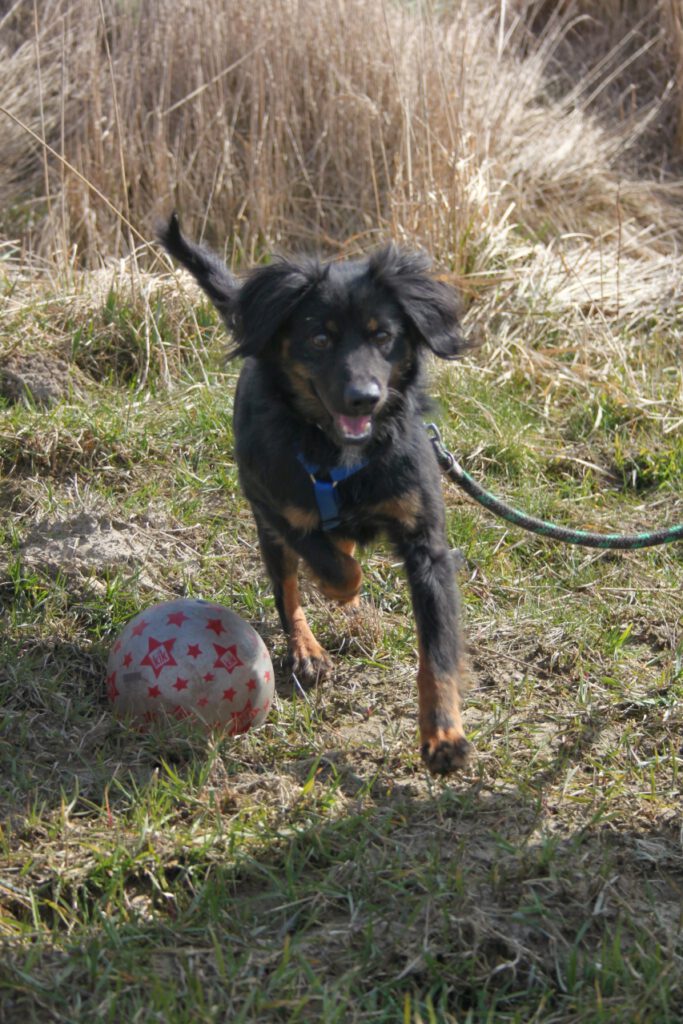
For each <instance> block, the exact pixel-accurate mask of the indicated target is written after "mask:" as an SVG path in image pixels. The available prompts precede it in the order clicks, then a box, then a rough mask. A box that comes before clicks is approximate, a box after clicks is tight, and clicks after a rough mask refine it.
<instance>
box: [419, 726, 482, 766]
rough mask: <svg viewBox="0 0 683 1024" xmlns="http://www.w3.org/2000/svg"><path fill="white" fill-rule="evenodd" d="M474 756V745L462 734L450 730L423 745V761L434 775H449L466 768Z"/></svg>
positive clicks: (440, 733) (438, 734)
mask: <svg viewBox="0 0 683 1024" xmlns="http://www.w3.org/2000/svg"><path fill="white" fill-rule="evenodd" d="M471 755H472V744H471V743H468V741H467V740H466V739H465V737H464V736H463V735H462V733H459V732H456V731H455V730H454V729H449V730H447V731H445V732H439V733H437V735H436V736H433V737H431V738H430V739H429V740H427V741H426V742H425V743H423V744H422V760H423V761H424V763H425V765H426V766H427V768H428V769H429V771H430V772H431V773H432V775H449V774H450V772H455V771H457V770H458V769H459V768H464V767H465V765H466V764H467V763H468V761H469V760H470V757H471Z"/></svg>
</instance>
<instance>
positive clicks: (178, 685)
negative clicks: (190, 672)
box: [173, 676, 187, 690]
mask: <svg viewBox="0 0 683 1024" xmlns="http://www.w3.org/2000/svg"><path fill="white" fill-rule="evenodd" d="M173 689H174V690H186V689H187V679H182V678H181V677H180V676H178V678H177V679H176V681H175V683H174V684H173Z"/></svg>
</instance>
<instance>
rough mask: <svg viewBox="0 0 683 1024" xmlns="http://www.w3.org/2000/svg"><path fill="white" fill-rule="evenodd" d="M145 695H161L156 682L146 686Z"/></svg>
mask: <svg viewBox="0 0 683 1024" xmlns="http://www.w3.org/2000/svg"><path fill="white" fill-rule="evenodd" d="M147 695H148V696H149V697H160V696H161V690H160V689H159V687H158V686H157V685H156V684H155V685H154V686H148V687H147Z"/></svg>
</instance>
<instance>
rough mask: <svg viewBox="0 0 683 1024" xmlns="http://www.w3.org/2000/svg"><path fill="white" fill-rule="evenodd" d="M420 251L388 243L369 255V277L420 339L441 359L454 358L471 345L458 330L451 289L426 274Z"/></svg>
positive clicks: (426, 261)
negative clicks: (384, 290)
mask: <svg viewBox="0 0 683 1024" xmlns="http://www.w3.org/2000/svg"><path fill="white" fill-rule="evenodd" d="M429 265H430V262H429V259H428V258H427V257H426V256H425V255H423V254H422V253H417V252H409V251H408V250H406V249H398V248H397V247H396V246H395V245H388V246H387V247H386V248H384V249H380V250H379V251H378V252H376V253H374V255H372V256H371V257H370V264H369V270H370V274H371V275H372V277H373V278H374V279H375V280H376V281H377V282H378V283H380V284H382V285H384V286H385V287H386V288H388V289H389V290H390V291H391V292H392V294H393V297H394V299H395V300H396V302H398V304H399V306H400V307H401V309H402V310H403V313H404V315H405V316H406V318H407V319H408V321H409V322H410V324H411V325H412V327H413V330H414V331H415V332H416V334H417V335H418V338H419V340H420V341H421V342H423V343H424V344H425V345H427V347H428V348H430V349H431V350H432V352H433V353H434V355H437V356H439V358H440V359H457V357H458V356H459V355H461V354H462V353H463V352H464V351H466V350H467V349H468V348H469V347H470V345H469V343H468V341H467V340H466V338H465V336H464V335H463V333H462V331H461V329H460V303H459V301H458V296H457V294H456V292H455V291H454V289H453V288H451V287H449V285H447V284H445V282H443V281H439V280H437V279H436V278H434V277H432V276H431V275H430V274H429Z"/></svg>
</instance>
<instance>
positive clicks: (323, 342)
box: [309, 332, 332, 352]
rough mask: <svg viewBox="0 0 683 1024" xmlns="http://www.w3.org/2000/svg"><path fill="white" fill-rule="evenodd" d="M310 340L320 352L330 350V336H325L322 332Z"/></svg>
mask: <svg viewBox="0 0 683 1024" xmlns="http://www.w3.org/2000/svg"><path fill="white" fill-rule="evenodd" d="M309 340H310V343H311V345H312V347H313V348H316V349H318V351H319V352H322V351H323V350H324V349H326V348H329V347H330V345H331V344H332V339H331V338H330V336H329V334H324V333H322V332H321V333H320V334H314V335H313V336H312V337H311V338H310V339H309Z"/></svg>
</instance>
